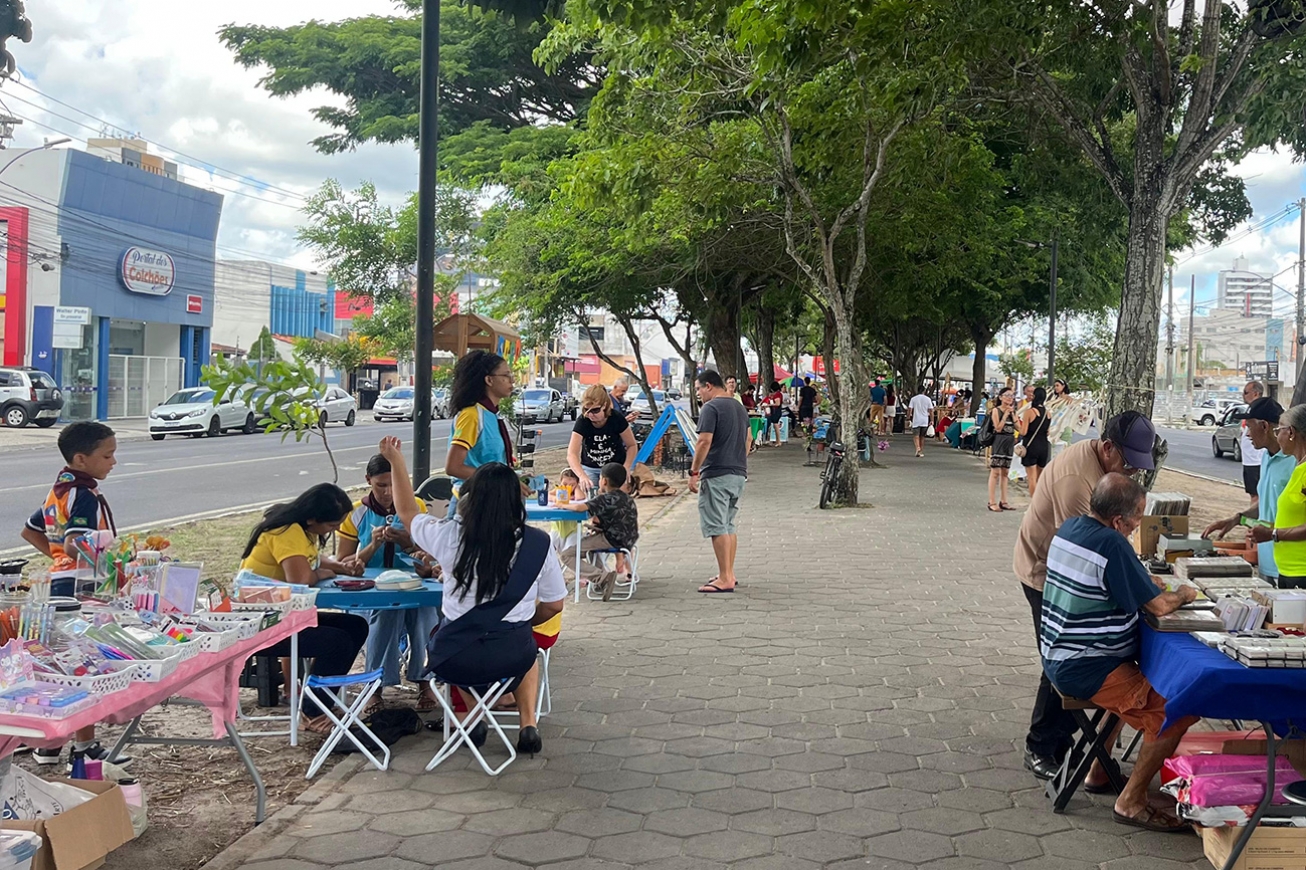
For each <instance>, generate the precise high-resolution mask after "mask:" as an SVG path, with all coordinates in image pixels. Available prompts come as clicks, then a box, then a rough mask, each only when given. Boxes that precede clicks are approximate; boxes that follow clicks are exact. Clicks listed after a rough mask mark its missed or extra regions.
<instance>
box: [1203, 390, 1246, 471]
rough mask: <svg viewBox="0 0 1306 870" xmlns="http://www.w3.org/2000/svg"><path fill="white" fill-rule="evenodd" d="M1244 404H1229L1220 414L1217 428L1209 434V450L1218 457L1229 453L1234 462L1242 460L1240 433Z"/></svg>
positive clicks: (1244, 409) (1244, 411) (1244, 412)
mask: <svg viewBox="0 0 1306 870" xmlns="http://www.w3.org/2000/svg"><path fill="white" fill-rule="evenodd" d="M1246 413H1247V406H1246V405H1242V404H1239V405H1230V406H1229V407H1227V408H1225V409H1224V412H1223V413H1222V414H1221V415H1220V421H1219V428H1218V429H1216V430H1215V434H1214V435H1212V436H1211V452H1212V453H1214V454H1215V457H1216V458H1217V459H1218V458H1220V457H1221V456H1224V454H1226V453H1228V454H1229V455H1231V456H1232V457H1233V459H1234V461H1235V462H1242V461H1243V448H1242V440H1241V439H1242V434H1243V414H1246Z"/></svg>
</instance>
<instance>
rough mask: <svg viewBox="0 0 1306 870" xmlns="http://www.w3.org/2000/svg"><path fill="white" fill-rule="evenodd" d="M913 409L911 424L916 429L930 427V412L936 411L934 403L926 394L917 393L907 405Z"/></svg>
mask: <svg viewBox="0 0 1306 870" xmlns="http://www.w3.org/2000/svg"><path fill="white" fill-rule="evenodd" d="M907 404H908V405H909V406H910V407H911V424H912V426H913V428H914V427H917V426H928V425H930V411H933V410H934V401H933V400H932V399H931V398H930V397H929V396H927V395H925V394H924V393H917V394H916V395H914V396H912V397H911V401H910V402H908V403H907Z"/></svg>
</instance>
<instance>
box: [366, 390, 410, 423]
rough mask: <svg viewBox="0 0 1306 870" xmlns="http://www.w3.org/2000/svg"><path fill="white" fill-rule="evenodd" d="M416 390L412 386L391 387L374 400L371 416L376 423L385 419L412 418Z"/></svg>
mask: <svg viewBox="0 0 1306 870" xmlns="http://www.w3.org/2000/svg"><path fill="white" fill-rule="evenodd" d="M416 395H417V391H416V390H414V389H413V388H412V387H391V388H390V389H388V390H386V391H385V392H384V393H382V394H381V396H380V397H379V398H378V399H377V400H376V404H375V405H373V406H372V417H373V419H375V420H376V421H377V422H378V423H382V422H385V421H386V420H411V419H413V404H414V397H415V396H416Z"/></svg>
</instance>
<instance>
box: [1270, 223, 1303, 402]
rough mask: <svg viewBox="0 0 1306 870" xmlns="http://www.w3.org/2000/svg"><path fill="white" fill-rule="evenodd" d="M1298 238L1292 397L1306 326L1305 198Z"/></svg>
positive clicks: (1298, 382)
mask: <svg viewBox="0 0 1306 870" xmlns="http://www.w3.org/2000/svg"><path fill="white" fill-rule="evenodd" d="M1297 209H1298V223H1299V225H1300V229H1299V233H1300V238H1299V240H1298V242H1297V379H1296V381H1295V382H1294V383H1293V393H1294V395H1295V394H1296V393H1298V391H1299V390H1300V389H1301V388H1300V387H1298V386H1297V384H1300V383H1301V375H1302V365H1301V361H1302V351H1303V350H1306V347H1303V345H1302V343H1301V338H1302V332H1303V329H1302V327H1303V325H1304V324H1306V198H1302V199H1299V200H1297ZM1271 313H1273V312H1271Z"/></svg>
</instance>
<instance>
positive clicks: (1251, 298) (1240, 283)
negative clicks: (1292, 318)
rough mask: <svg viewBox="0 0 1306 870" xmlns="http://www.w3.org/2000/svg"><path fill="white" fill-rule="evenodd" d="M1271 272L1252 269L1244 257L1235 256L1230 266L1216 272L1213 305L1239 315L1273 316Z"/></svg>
mask: <svg viewBox="0 0 1306 870" xmlns="http://www.w3.org/2000/svg"><path fill="white" fill-rule="evenodd" d="M1272 278H1273V276H1272V275H1263V274H1261V273H1260V272H1252V271H1250V270H1249V269H1248V268H1247V260H1246V259H1244V258H1243V257H1238V258H1237V259H1235V260H1234V261H1233V268H1232V269H1223V270H1221V271H1220V277H1219V281H1218V295H1217V297H1216V307H1217V308H1219V309H1221V310H1222V311H1235V312H1237V313H1238V314H1239V315H1241V316H1243V317H1265V318H1269V317H1273V316H1274V282H1273V280H1272Z"/></svg>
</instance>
